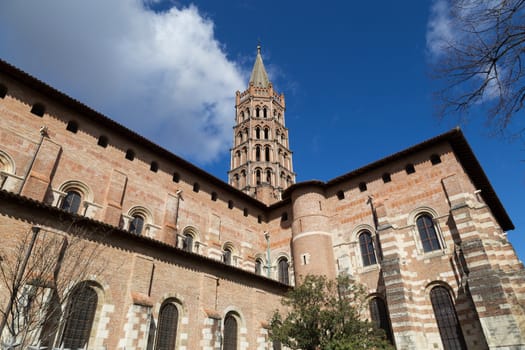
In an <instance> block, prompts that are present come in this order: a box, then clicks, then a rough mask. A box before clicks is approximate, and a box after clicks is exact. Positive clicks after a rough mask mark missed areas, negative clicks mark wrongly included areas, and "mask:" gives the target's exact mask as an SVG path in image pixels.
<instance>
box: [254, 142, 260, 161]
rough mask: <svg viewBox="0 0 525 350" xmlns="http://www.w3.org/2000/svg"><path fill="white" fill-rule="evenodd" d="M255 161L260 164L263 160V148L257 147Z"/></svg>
mask: <svg viewBox="0 0 525 350" xmlns="http://www.w3.org/2000/svg"><path fill="white" fill-rule="evenodd" d="M255 160H256V161H257V162H258V161H260V160H261V147H259V146H257V147H255Z"/></svg>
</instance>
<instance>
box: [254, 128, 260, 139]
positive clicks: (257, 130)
mask: <svg viewBox="0 0 525 350" xmlns="http://www.w3.org/2000/svg"><path fill="white" fill-rule="evenodd" d="M255 138H256V139H257V140H258V139H260V138H261V129H260V128H259V127H257V128H256V129H255Z"/></svg>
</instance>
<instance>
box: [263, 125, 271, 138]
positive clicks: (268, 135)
mask: <svg viewBox="0 0 525 350" xmlns="http://www.w3.org/2000/svg"><path fill="white" fill-rule="evenodd" d="M269 137H270V130H269V129H268V128H265V129H264V139H265V140H268V138H269Z"/></svg>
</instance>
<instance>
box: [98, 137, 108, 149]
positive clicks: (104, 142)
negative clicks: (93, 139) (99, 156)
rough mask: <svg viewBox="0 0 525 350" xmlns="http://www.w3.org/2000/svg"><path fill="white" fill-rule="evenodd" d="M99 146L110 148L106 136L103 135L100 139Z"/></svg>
mask: <svg viewBox="0 0 525 350" xmlns="http://www.w3.org/2000/svg"><path fill="white" fill-rule="evenodd" d="M97 145H99V146H100V147H103V148H106V147H108V138H107V137H106V136H104V135H101V136H100V137H99V138H98V142H97Z"/></svg>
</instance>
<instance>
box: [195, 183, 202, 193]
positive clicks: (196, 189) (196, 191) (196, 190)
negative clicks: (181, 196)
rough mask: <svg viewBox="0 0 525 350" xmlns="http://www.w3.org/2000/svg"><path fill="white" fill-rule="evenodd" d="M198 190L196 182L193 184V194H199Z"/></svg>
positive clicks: (199, 187) (199, 186) (198, 186)
mask: <svg viewBox="0 0 525 350" xmlns="http://www.w3.org/2000/svg"><path fill="white" fill-rule="evenodd" d="M200 189H201V185H199V183H198V182H195V183H194V184H193V192H195V193H199V191H200Z"/></svg>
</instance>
